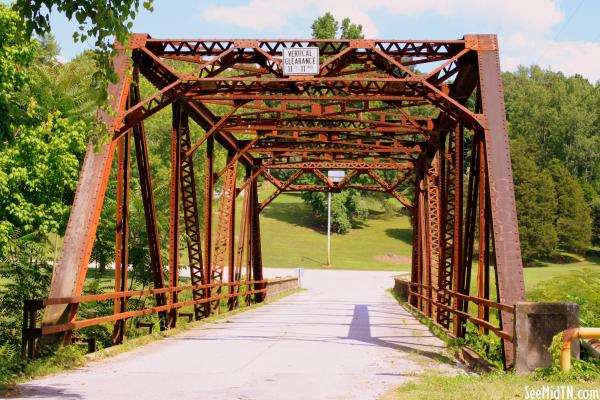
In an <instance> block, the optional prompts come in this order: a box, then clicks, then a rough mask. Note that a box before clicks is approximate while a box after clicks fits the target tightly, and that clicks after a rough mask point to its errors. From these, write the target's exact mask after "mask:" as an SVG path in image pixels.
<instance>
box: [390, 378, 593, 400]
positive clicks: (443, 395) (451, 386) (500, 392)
mask: <svg viewBox="0 0 600 400" xmlns="http://www.w3.org/2000/svg"><path fill="white" fill-rule="evenodd" d="M565 384H566V383H565V381H564V380H560V379H556V378H554V379H549V380H540V379H537V378H535V377H533V376H521V375H516V374H512V373H495V374H487V375H461V376H457V377H447V376H441V375H439V374H437V373H435V372H430V373H428V374H425V375H424V376H421V377H420V378H419V380H418V381H416V382H411V383H407V384H404V385H402V386H400V387H399V388H397V389H396V390H394V391H392V392H389V393H388V394H386V395H385V396H384V397H383V398H382V400H392V399H413V400H419V399H427V400H437V399H440V400H442V399H443V400H480V399H490V400H505V399H518V398H523V399H524V398H528V397H527V396H526V393H525V390H526V388H527V389H528V390H536V389H541V388H542V386H544V385H550V386H554V387H557V386H561V385H565ZM571 384H572V385H573V388H574V394H575V397H574V398H577V397H576V396H577V391H578V390H580V389H587V390H590V389H591V390H598V388H599V387H600V386H599V382H585V383H578V382H570V383H568V385H571ZM529 398H531V397H529ZM553 398H554V397H553ZM558 398H562V397H558ZM564 398H567V397H564Z"/></svg>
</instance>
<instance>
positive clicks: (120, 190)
mask: <svg viewBox="0 0 600 400" xmlns="http://www.w3.org/2000/svg"><path fill="white" fill-rule="evenodd" d="M129 101H131V99H130V100H129ZM130 137H131V135H130V133H129V132H127V133H126V134H125V135H124V136H122V137H121V138H120V139H119V142H118V144H117V209H116V214H117V218H116V220H117V221H116V234H115V292H122V291H125V290H127V270H128V269H129V258H128V255H129V186H130V184H129V181H130V177H131V169H130V145H131V140H130ZM126 309H127V299H125V298H121V299H118V300H115V304H114V313H115V314H119V313H123V312H125V311H126ZM125 322H126V320H124V319H122V320H119V321H117V322H116V323H115V326H114V329H113V344H121V343H123V339H124V338H125Z"/></svg>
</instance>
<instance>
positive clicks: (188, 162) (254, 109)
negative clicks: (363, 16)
mask: <svg viewBox="0 0 600 400" xmlns="http://www.w3.org/2000/svg"><path fill="white" fill-rule="evenodd" d="M304 47H318V48H319V51H320V70H319V74H318V75H315V76H284V74H283V68H282V50H283V49H284V48H298V49H300V48H304ZM117 49H118V55H117V56H116V58H115V59H114V67H115V71H116V73H117V75H118V82H117V83H116V84H113V85H111V86H110V88H109V93H110V95H111V107H112V110H111V112H106V113H100V117H101V119H102V120H103V121H104V122H105V123H106V125H107V126H108V127H109V131H110V135H109V137H108V138H107V139H106V140H99V141H92V142H90V144H89V146H88V149H87V153H86V155H85V160H84V163H83V166H82V169H81V175H80V179H79V185H78V187H77V192H76V195H75V199H74V203H73V208H72V211H71V215H70V218H69V222H68V226H67V230H66V235H65V240H64V246H63V249H62V253H61V255H60V259H59V260H58V263H57V265H56V267H55V270H54V273H53V277H52V284H51V289H50V295H49V298H48V299H43V300H38V301H31V302H28V304H27V306H26V310H25V322H26V324H25V325H26V326H25V329H24V339H23V340H24V348H25V351H26V352H27V353H29V354H30V355H33V354H34V343H35V340H36V338H39V337H42V338H49V337H55V338H56V337H57V335H60V337H61V338H64V340H65V341H68V340H69V338H70V336H71V332H72V331H73V330H76V329H78V328H82V327H86V326H91V325H96V324H100V323H107V322H113V323H114V326H115V329H114V342H115V343H120V342H122V341H123V339H124V333H125V329H124V326H125V321H126V320H127V319H129V318H132V317H136V316H140V315H147V314H152V313H158V314H159V315H160V317H161V321H162V326H163V328H168V327H174V326H175V325H176V323H177V318H178V310H179V309H180V308H181V307H184V306H192V305H193V307H194V310H195V312H194V314H195V315H194V317H195V318H196V319H199V318H203V317H207V316H209V315H211V314H212V313H215V312H218V309H219V304H220V302H222V301H225V300H226V301H227V304H228V307H229V308H230V309H233V308H235V307H237V306H238V300H239V299H240V298H241V297H243V298H244V299H245V300H246V304H248V303H251V302H260V301H261V300H262V298H263V294H264V292H265V288H264V286H265V281H264V280H263V277H262V259H261V239H260V218H259V216H260V212H261V211H262V210H263V209H264V208H265V207H266V206H267V205H268V204H269V203H270V202H271V201H272V200H273V199H274V198H276V197H277V195H279V194H280V193H283V192H289V191H323V192H328V191H332V192H338V191H341V190H344V189H347V188H354V189H361V190H370V191H376V192H384V193H388V194H389V195H390V196H392V197H394V198H395V199H397V200H398V201H399V202H400V203H401V204H402V205H403V206H404V207H405V208H406V209H408V210H409V211H410V214H411V215H412V225H413V253H412V272H411V284H410V285H411V290H410V292H409V294H410V297H409V303H410V305H411V306H412V307H413V308H414V309H416V310H418V312H420V313H422V314H423V315H425V316H427V317H428V318H430V319H431V320H432V321H434V322H435V323H436V324H438V325H439V326H441V327H442V328H444V329H445V330H446V331H447V332H448V333H449V334H450V335H453V336H456V337H462V336H464V335H465V332H466V323H467V321H470V322H471V323H473V324H474V325H476V326H477V327H478V328H479V330H480V332H481V333H485V332H488V331H491V332H493V333H495V334H496V335H498V336H499V337H500V338H501V339H502V342H503V348H504V355H505V365H506V366H507V367H510V366H511V364H512V360H513V344H512V341H513V315H514V305H515V303H516V302H518V301H522V300H524V285H523V272H522V264H521V251H520V244H519V234H518V226H517V214H516V210H515V199H514V191H513V178H512V171H511V162H510V155H509V144H508V133H507V126H506V120H505V111H504V100H503V87H502V78H501V74H500V66H499V59H498V45H497V40H496V37H495V36H494V35H467V36H464V37H463V38H462V39H459V40H447V41H419V40H313V39H309V40H272V39H269V40H246V39H243V40H242V39H233V40H221V39H217V40H213V39H210V40H209V39H198V40H182V39H155V38H151V37H150V36H148V35H146V34H136V35H133V36H132V38H131V40H130V42H129V43H128V45H127V46H117ZM142 77H143V78H144V79H147V80H148V81H149V82H151V83H152V84H153V85H154V86H155V87H156V91H155V92H154V94H152V95H150V96H148V97H142V96H141V94H140V85H139V83H140V79H141V78H142ZM167 107H170V108H171V110H172V131H171V148H170V151H171V160H172V162H171V185H170V210H169V213H170V227H169V249H170V250H169V261H168V267H167V266H164V265H163V264H162V261H161V246H160V243H159V229H158V225H157V219H156V207H155V203H154V196H153V186H152V177H151V173H150V171H151V169H150V165H151V161H152V160H150V159H149V157H148V144H147V137H146V132H145V129H144V121H145V120H146V119H148V118H150V117H151V116H152V115H154V114H155V113H157V112H158V111H160V110H163V109H165V108H167ZM190 121H193V123H195V124H197V125H198V126H199V127H200V128H201V130H202V134H201V135H200V136H199V137H194V136H193V135H192V134H191V133H190ZM215 145H218V146H222V148H224V149H225V150H226V152H227V162H226V165H225V167H224V168H222V169H216V168H215V162H214V160H215ZM200 152H203V153H204V156H205V157H203V159H205V161H203V162H205V165H202V166H200V168H203V169H205V174H202V175H204V176H205V179H203V182H201V183H199V182H198V179H196V176H197V174H198V168H199V166H198V165H197V164H195V161H194V160H195V155H197V154H198V153H200ZM132 155H134V157H132ZM115 156H116V157H115ZM115 158H116V164H117V171H118V173H117V174H116V175H117V177H116V179H117V182H116V183H117V212H116V254H115V265H116V267H115V282H114V292H112V293H105V294H100V295H88V296H83V295H82V291H83V286H84V281H85V278H86V273H87V269H88V264H89V261H90V253H91V251H92V247H93V244H94V238H95V233H96V228H97V225H98V220H99V216H100V212H101V209H102V205H103V200H104V197H105V192H106V188H107V184H108V181H109V177H110V172H111V167H112V165H113V162H114V161H115V160H114V159H115ZM133 160H135V164H136V165H137V172H138V175H139V184H140V185H141V196H142V198H143V203H144V212H145V218H146V225H147V238H148V243H149V252H150V254H149V256H150V260H151V265H150V266H149V268H151V270H152V275H153V283H154V287H153V288H152V289H148V290H137V291H136V290H133V291H131V290H127V266H128V265H129V263H128V233H129V231H128V230H129V221H128V205H129V189H130V186H131V185H132V184H134V183H135V182H131V174H130V168H131V164H133ZM329 169H342V170H345V171H346V177H345V179H344V180H342V181H341V182H337V183H336V182H333V181H331V180H330V179H329V178H328V177H327V170H329ZM282 176H284V177H285V178H282ZM307 176H308V177H309V178H306V177H307ZM360 176H362V178H363V179H362V180H360V182H362V183H358V182H357V178H358V177H360ZM365 176H366V177H367V178H366V180H365ZM259 179H260V180H264V181H266V182H270V184H272V186H273V187H274V191H273V193H272V194H271V195H270V196H268V197H266V198H265V199H263V200H262V201H259V196H258V185H257V183H258V181H259ZM364 182H368V183H367V184H365V183H364ZM198 184H204V193H205V197H204V198H199V196H198V194H197V186H196V185H198ZM215 184H217V185H218V186H219V187H222V192H221V196H220V197H219V200H218V201H219V206H218V213H217V214H216V215H217V217H216V221H215V218H214V217H213V193H214V191H215ZM407 187H408V189H409V190H406V188H407ZM403 188H404V189H403ZM406 193H411V195H410V196H409V195H407V194H406ZM238 196H243V207H242V211H241V214H242V215H241V218H240V221H241V222H240V223H239V224H237V225H238V226H236V218H235V200H236V197H238ZM199 202H203V204H204V207H203V208H204V212H203V214H202V215H201V214H200V212H199ZM181 216H182V217H181ZM180 219H183V224H181V222H180ZM215 225H216V229H214V230H213V226H215ZM236 228H237V229H236ZM182 232H185V238H186V240H187V243H185V247H186V248H187V251H188V259H189V268H190V271H191V285H189V286H181V285H180V284H179V277H178V268H177V267H178V266H179V265H180V260H179V257H180V255H179V252H178V249H179V248H180V247H182V243H180V240H181V237H182V235H181V233H182ZM236 233H237V237H238V240H235V238H236ZM365 245H368V244H365ZM475 248H476V249H477V251H476V252H475V251H474V249H475ZM165 270H166V271H165ZM165 276H166V277H167V278H165ZM472 281H473V282H475V281H476V282H477V284H476V288H474V289H471V282H472ZM184 291H187V292H191V294H192V296H191V297H188V298H191V300H185V301H184V300H180V294H181V293H182V292H184ZM137 295H140V296H149V297H150V298H153V299H154V300H153V302H152V303H153V304H152V306H150V307H147V308H144V309H129V307H128V301H127V300H128V299H129V298H131V297H132V296H137ZM102 300H104V301H111V302H114V312H113V313H112V314H110V315H106V316H100V317H96V318H93V319H78V318H77V309H78V305H79V304H81V303H86V302H91V301H102ZM469 305H471V307H469ZM38 310H43V323H42V326H41V327H36V326H35V325H36V324H35V319H36V312H37V311H38ZM494 315H498V316H499V323H498V322H497V321H498V318H493V316H494ZM494 321H496V322H494Z"/></svg>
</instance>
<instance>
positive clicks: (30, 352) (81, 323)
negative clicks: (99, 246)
mask: <svg viewBox="0 0 600 400" xmlns="http://www.w3.org/2000/svg"><path fill="white" fill-rule="evenodd" d="M266 283H267V280H266V279H263V280H258V281H236V282H218V283H210V284H201V285H188V286H176V287H172V288H162V289H145V290H127V291H122V292H112V293H102V294H93V295H84V296H73V297H60V298H46V299H36V300H25V304H24V307H23V328H22V341H21V355H22V356H23V357H25V356H27V357H29V358H34V356H35V341H36V340H37V339H38V338H40V337H42V336H44V335H51V334H57V333H62V332H68V331H73V330H75V329H80V328H85V327H89V326H94V325H100V324H104V323H108V322H116V321H120V320H126V319H128V318H132V317H137V316H142V315H150V314H156V313H160V312H167V311H171V310H177V309H179V308H182V307H186V306H192V305H196V304H203V303H210V302H213V301H218V300H223V299H230V298H237V297H246V298H249V296H251V295H253V294H257V293H266V291H267V288H266ZM243 285H245V286H246V290H245V291H243V292H241V291H235V292H234V293H229V294H219V295H216V296H211V297H205V298H201V299H197V300H186V301H178V302H175V303H171V304H165V305H162V306H154V307H147V308H143V309H140V310H131V311H125V312H119V313H114V314H110V315H105V316H100V317H95V318H88V319H83V320H78V321H70V322H66V323H62V324H57V325H46V326H42V327H38V326H37V319H38V314H37V313H38V311H40V310H42V309H44V308H45V307H46V306H49V305H58V304H75V305H79V304H84V303H91V302H96V301H109V300H118V299H125V300H126V299H128V298H130V297H133V296H152V295H157V294H173V293H179V292H182V291H193V290H201V289H214V288H221V287H238V288H239V287H241V286H243ZM250 287H251V288H252V289H250V290H248V288H250Z"/></svg>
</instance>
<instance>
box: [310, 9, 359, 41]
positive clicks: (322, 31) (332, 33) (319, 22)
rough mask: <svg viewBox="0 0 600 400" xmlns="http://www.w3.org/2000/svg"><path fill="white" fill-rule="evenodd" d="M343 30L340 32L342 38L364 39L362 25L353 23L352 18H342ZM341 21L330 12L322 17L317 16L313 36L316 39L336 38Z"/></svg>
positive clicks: (312, 27)
mask: <svg viewBox="0 0 600 400" xmlns="http://www.w3.org/2000/svg"><path fill="white" fill-rule="evenodd" d="M341 27H342V31H341V32H340V39H363V38H364V34H363V31H362V25H357V24H353V23H352V22H351V21H350V18H344V19H343V20H342V24H341ZM339 28H340V23H339V22H338V21H336V19H335V17H334V16H333V15H332V14H331V13H330V12H326V13H325V14H323V16H321V17H317V19H315V21H314V22H313V24H312V25H311V29H312V36H313V38H315V39H335V38H336V36H337V35H338V30H339Z"/></svg>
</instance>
